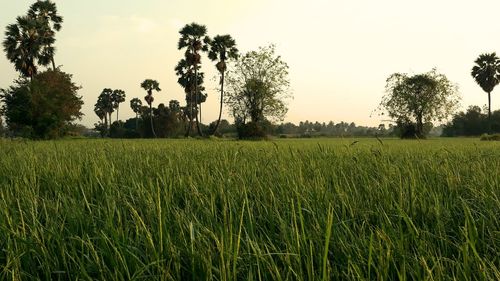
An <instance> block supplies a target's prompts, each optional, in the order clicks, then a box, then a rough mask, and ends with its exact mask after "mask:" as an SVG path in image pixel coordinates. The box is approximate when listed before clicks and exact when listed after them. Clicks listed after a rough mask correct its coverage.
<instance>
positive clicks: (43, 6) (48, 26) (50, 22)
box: [28, 0, 63, 71]
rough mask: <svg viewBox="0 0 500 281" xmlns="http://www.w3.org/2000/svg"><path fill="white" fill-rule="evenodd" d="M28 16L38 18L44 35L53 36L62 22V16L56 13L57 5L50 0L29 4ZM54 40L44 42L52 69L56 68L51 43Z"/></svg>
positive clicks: (59, 28)
mask: <svg viewBox="0 0 500 281" xmlns="http://www.w3.org/2000/svg"><path fill="white" fill-rule="evenodd" d="M28 16H29V17H31V18H33V19H37V20H40V22H41V23H42V24H43V25H44V31H45V34H44V35H43V36H44V37H52V38H53V37H54V35H55V32H56V31H60V30H61V27H62V26H61V24H62V22H63V18H62V17H61V16H59V15H58V14H57V6H56V4H55V3H53V2H51V1H50V0H44V1H41V0H39V1H37V2H35V3H33V4H32V5H31V6H30V9H29V10H28ZM54 42H55V39H54V40H53V42H46V45H45V48H46V49H47V50H48V51H49V52H50V54H51V56H50V60H51V62H52V69H53V70H54V71H55V70H56V63H55V61H54V53H55V49H54V48H53V47H52V44H53V43H54Z"/></svg>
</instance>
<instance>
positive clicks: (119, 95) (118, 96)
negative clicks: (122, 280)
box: [111, 90, 125, 121]
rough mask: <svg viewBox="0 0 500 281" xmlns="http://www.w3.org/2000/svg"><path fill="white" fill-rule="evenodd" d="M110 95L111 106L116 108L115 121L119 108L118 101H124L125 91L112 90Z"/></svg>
mask: <svg viewBox="0 0 500 281" xmlns="http://www.w3.org/2000/svg"><path fill="white" fill-rule="evenodd" d="M111 97H112V99H113V108H114V109H116V121H118V112H119V110H120V103H122V102H124V101H125V91H123V90H114V91H113V94H112V95H111Z"/></svg>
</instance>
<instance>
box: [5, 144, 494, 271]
mask: <svg viewBox="0 0 500 281" xmlns="http://www.w3.org/2000/svg"><path fill="white" fill-rule="evenodd" d="M353 142H354V140H300V141H299V140H278V141H275V142H236V141H200V140H187V141H186V140H157V141H151V140H149V141H148V140H140V141H110V140H75V141H59V142H22V141H7V140H3V141H2V140H0V280H32V279H33V280H37V279H41V280H82V279H83V280H91V279H98V280H330V279H333V280H336V279H343V280H348V279H352V280H363V279H364V280H376V279H378V280H385V279H395V280H396V279H399V280H405V279H410V280H411V279H415V280H417V279H418V280H451V279H459V280H466V279H473V280H474V279H477V280H500V256H499V253H500V144H499V143H493V142H479V141H477V140H468V139H450V140H428V141H421V142H419V141H399V140H384V141H383V143H380V142H378V141H377V140H369V139H361V140H359V142H358V143H353Z"/></svg>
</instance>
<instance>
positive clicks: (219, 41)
mask: <svg viewBox="0 0 500 281" xmlns="http://www.w3.org/2000/svg"><path fill="white" fill-rule="evenodd" d="M205 43H206V44H207V45H208V46H209V52H208V58H209V59H211V60H212V61H218V62H217V64H216V65H215V67H216V68H217V70H218V71H219V73H220V75H221V78H220V107H219V118H218V119H217V123H216V125H215V127H214V128H213V131H212V134H215V133H216V132H217V129H218V128H219V124H220V122H221V118H222V106H223V103H224V76H225V73H226V70H227V60H228V59H234V60H236V59H238V49H237V48H236V41H235V40H234V39H233V38H232V37H231V35H217V36H215V37H214V39H213V40H212V39H210V38H209V37H206V38H205Z"/></svg>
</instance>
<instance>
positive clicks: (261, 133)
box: [0, 0, 500, 138]
mask: <svg viewBox="0 0 500 281" xmlns="http://www.w3.org/2000/svg"><path fill="white" fill-rule="evenodd" d="M62 23H63V17H62V16H60V15H59V14H58V12H57V7H56V5H55V3H53V2H52V1H50V0H39V1H37V2H35V3H34V4H32V5H31V6H30V7H29V9H28V11H27V13H26V14H25V15H22V16H19V17H17V18H16V22H15V23H13V24H9V25H8V26H7V27H6V31H5V38H4V41H3V44H2V45H3V49H4V51H5V54H6V56H7V59H8V60H9V61H10V62H11V63H12V64H13V65H14V68H15V69H16V71H18V72H19V74H20V77H19V79H17V80H16V81H14V84H13V85H12V86H10V87H9V88H7V89H1V90H0V93H1V95H0V98H1V101H2V107H1V114H2V116H3V117H4V118H5V123H6V124H5V125H6V127H7V129H8V130H7V131H8V134H9V135H13V136H22V137H28V138H57V137H61V136H64V135H67V134H69V133H70V132H71V130H72V129H74V128H76V127H77V126H75V124H74V122H75V121H77V120H79V119H80V118H81V117H82V115H83V114H82V113H81V107H82V105H83V101H82V97H81V96H79V95H78V90H79V89H80V87H79V86H77V85H76V84H75V83H74V82H73V81H72V76H71V74H68V73H64V72H63V71H62V70H61V69H60V67H57V66H56V63H55V58H54V57H55V53H56V47H55V43H56V38H55V35H56V33H57V32H58V31H60V30H61V28H62ZM177 49H178V50H182V51H183V57H182V58H180V60H179V62H178V64H177V65H176V66H175V67H174V68H173V70H174V71H175V74H176V75H177V78H178V79H177V82H178V84H179V86H180V87H182V89H183V91H184V93H185V100H184V104H182V105H181V102H179V101H177V100H170V101H169V102H168V103H167V104H166V103H161V102H160V103H158V102H156V103H155V97H158V95H159V94H160V92H161V93H165V91H163V92H162V90H161V88H160V84H159V82H158V81H157V80H154V79H145V80H143V82H142V83H138V86H140V87H141V88H142V89H143V90H144V91H145V93H146V95H145V96H144V98H143V99H140V98H138V97H134V98H132V99H131V100H130V101H129V105H130V107H131V109H132V110H133V112H134V113H135V117H134V118H130V119H128V120H125V121H121V120H120V118H119V111H120V105H121V104H123V103H124V102H126V93H125V91H123V90H121V89H111V88H104V89H103V90H102V92H101V93H100V95H99V97H98V99H97V101H96V103H95V106H94V112H95V114H96V115H97V116H98V118H99V122H98V123H97V124H96V125H95V130H96V131H97V132H99V134H100V135H101V136H103V137H144V138H156V137H180V136H184V137H190V136H200V137H204V136H211V135H219V136H220V135H222V133H221V132H220V131H221V130H222V127H225V128H226V129H225V130H226V131H227V130H228V129H227V128H230V127H231V126H233V128H234V129H235V132H236V134H237V136H238V137H239V138H263V137H266V136H267V135H269V134H275V135H298V136H316V135H318V134H324V135H326V136H330V135H331V136H337V135H342V134H343V133H346V132H349V134H351V135H356V134H367V135H370V134H377V135H384V134H397V135H398V136H400V137H403V138H425V137H426V136H427V135H428V134H429V133H430V132H431V131H432V127H433V124H435V123H442V122H444V121H446V120H448V118H449V117H450V116H453V118H452V119H451V121H450V122H448V124H446V126H445V128H444V131H443V132H444V134H445V135H448V136H456V135H471V134H479V133H490V134H491V133H495V132H500V126H499V125H498V120H497V119H498V117H497V115H498V114H497V113H496V112H492V109H491V94H492V92H493V90H494V89H495V87H496V86H497V85H498V84H499V83H500V59H499V58H498V57H497V55H496V53H487V54H481V55H480V56H479V57H478V58H477V60H476V61H475V62H474V66H473V68H472V71H471V75H472V77H473V79H474V80H475V81H476V82H477V84H478V85H479V86H480V87H481V88H482V89H483V90H484V91H485V92H486V93H487V96H488V106H487V110H485V111H487V114H486V113H483V111H481V109H479V108H478V107H471V108H469V109H468V110H467V112H460V113H456V112H457V108H458V105H459V100H460V96H459V94H458V86H457V85H456V84H454V83H452V82H451V81H450V80H448V78H447V77H446V76H445V75H444V74H441V73H438V72H437V70H436V69H433V70H431V71H429V72H427V73H422V74H416V75H409V74H406V73H394V74H392V75H391V76H390V77H389V78H388V79H387V81H386V93H385V95H384V96H383V97H382V100H381V102H380V104H379V107H378V111H379V113H380V115H382V116H385V115H386V116H387V118H386V119H387V120H386V121H388V122H390V123H391V124H392V125H390V126H389V128H382V127H380V126H379V127H378V128H369V127H364V128H365V129H360V128H361V127H358V126H351V124H349V126H345V124H343V123H340V125H339V124H335V125H332V126H330V124H328V125H326V124H325V126H323V124H321V125H322V126H317V124H316V123H315V124H314V125H313V126H312V128H306V129H305V130H304V129H303V128H304V127H307V126H302V125H300V124H299V125H298V126H295V125H293V126H292V124H291V123H285V124H284V123H281V125H276V124H279V123H280V122H283V120H284V117H285V116H286V113H287V111H288V106H287V101H288V100H289V99H290V98H291V92H290V82H289V78H288V76H289V75H288V70H289V67H288V65H287V64H286V62H284V61H283V60H282V58H281V57H280V56H279V55H277V54H276V49H275V46H274V45H270V46H267V47H261V48H259V49H258V50H255V51H250V52H247V53H245V54H240V52H239V50H238V48H237V44H236V41H235V40H234V39H233V38H232V36H231V35H228V34H225V35H216V36H214V37H213V38H212V37H210V36H208V35H207V28H206V26H204V25H200V24H197V23H191V24H187V25H185V26H184V27H183V28H182V29H181V30H180V31H179V40H178V43H177ZM204 56H205V57H206V58H207V59H209V60H210V61H211V62H213V63H214V67H215V68H216V70H217V72H218V73H219V83H218V85H219V88H218V91H219V93H218V95H219V98H220V103H219V105H218V113H219V114H218V118H217V120H215V121H214V122H212V123H209V124H208V125H204V123H203V121H204V120H203V119H202V118H203V110H202V109H203V104H204V103H205V102H206V100H207V99H208V97H209V95H208V91H207V89H206V87H205V86H204V81H205V74H204V72H203V69H202V62H203V57H204ZM159 99H160V98H157V99H156V100H159ZM143 101H144V102H145V103H144V104H143ZM224 105H225V106H226V110H227V112H228V113H229V114H230V116H231V117H232V118H233V120H234V122H233V123H234V125H230V124H229V122H227V121H224V122H223V120H222V112H223V110H224ZM115 112H116V118H113V116H112V115H113V113H115ZM1 119H2V118H0V121H1V122H0V128H1V129H2V131H5V130H4V129H3V127H4V124H3V120H1ZM113 120H115V121H113ZM346 124H347V123H346ZM354 128H357V129H354ZM360 132H363V133H360ZM388 132H391V133H388Z"/></svg>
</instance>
